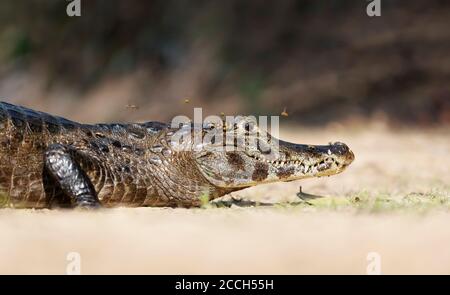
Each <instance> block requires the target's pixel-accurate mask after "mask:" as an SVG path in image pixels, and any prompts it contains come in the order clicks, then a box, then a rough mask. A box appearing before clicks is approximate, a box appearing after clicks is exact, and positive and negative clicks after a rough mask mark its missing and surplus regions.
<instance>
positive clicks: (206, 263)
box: [0, 125, 450, 274]
mask: <svg viewBox="0 0 450 295" xmlns="http://www.w3.org/2000/svg"><path fill="white" fill-rule="evenodd" d="M293 130H294V129H291V130H287V131H286V132H284V133H282V138H283V139H286V140H292V141H296V142H307V143H326V142H328V141H335V140H340V141H343V142H346V143H348V145H349V146H350V147H351V148H352V149H353V151H354V152H355V155H356V161H355V162H354V164H352V165H351V166H350V168H349V169H348V170H347V171H346V172H344V173H343V174H341V175H338V176H334V177H330V178H324V179H311V180H305V181H302V182H300V183H301V185H302V187H303V191H304V192H307V193H310V194H317V195H324V196H327V197H326V198H322V199H315V200H311V201H310V202H311V203H312V204H311V205H308V204H306V203H299V204H298V202H300V200H299V199H298V197H297V196H296V193H297V192H298V187H299V185H300V183H299V182H293V183H279V184H272V185H265V186H259V187H255V188H252V189H248V190H245V191H242V192H239V193H235V194H234V197H236V198H249V199H253V200H257V201H261V202H281V203H283V204H281V205H275V206H270V207H250V208H239V207H233V208H230V209H226V208H207V209H194V210H186V209H155V208H139V209H112V210H105V211H100V212H72V211H48V210H41V211H34V210H11V209H4V210H1V211H0V231H1V242H0V249H1V250H2V253H3V255H1V258H0V273H56V274H63V273H65V270H66V265H67V261H66V255H67V253H68V252H71V251H76V252H79V253H80V254H81V259H82V260H81V267H82V273H152V274H157V273H163V274H180V273H189V274H192V273H240V274H241V273H242V274H245V273H274V274H284V273H289V274H300V273H356V274H364V273H365V272H366V267H367V263H368V262H367V260H366V256H367V254H368V252H372V251H375V252H378V253H379V254H380V255H381V269H382V272H383V273H446V274H448V273H450V252H449V251H448V248H449V246H450V231H449V230H448V224H450V214H449V198H450V171H449V169H450V168H449V167H450V158H449V157H448V155H449V151H450V136H449V135H450V134H449V131H447V130H444V129H441V130H409V131H392V130H388V129H387V128H385V127H383V126H379V125H371V126H368V127H366V128H364V129H363V128H353V129H348V128H345V129H344V128H341V127H339V126H331V127H329V128H326V129H320V130H319V129H317V130H305V129H295V130H296V131H295V132H294V131H293ZM292 202H295V203H297V204H295V203H294V204H289V203H292Z"/></svg>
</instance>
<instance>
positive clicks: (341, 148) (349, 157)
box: [330, 142, 355, 165]
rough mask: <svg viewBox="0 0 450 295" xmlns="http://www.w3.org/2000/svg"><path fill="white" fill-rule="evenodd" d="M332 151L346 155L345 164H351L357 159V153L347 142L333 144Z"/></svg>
mask: <svg viewBox="0 0 450 295" xmlns="http://www.w3.org/2000/svg"><path fill="white" fill-rule="evenodd" d="M330 150H331V153H332V154H335V155H339V156H344V157H345V164H347V165H348V164H350V163H351V162H353V160H354V159H355V155H354V154H353V152H352V151H351V150H350V149H349V148H348V146H347V145H346V144H345V143H342V142H335V143H333V144H332V145H331V149H330Z"/></svg>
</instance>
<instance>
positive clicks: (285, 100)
mask: <svg viewBox="0 0 450 295" xmlns="http://www.w3.org/2000/svg"><path fill="white" fill-rule="evenodd" d="M69 3H70V2H68V1H64V0H45V1H43V0H26V1H25V0H14V1H13V0H3V1H1V3H0V97H1V99H2V100H6V101H9V102H12V103H17V104H22V105H26V106H29V107H33V108H36V109H39V110H43V111H47V112H51V113H55V114H59V115H64V116H68V117H69V118H71V119H75V120H82V121H86V122H99V121H117V120H125V121H134V120H170V119H171V118H172V117H173V116H174V115H179V114H187V115H189V116H191V117H192V108H193V107H202V108H203V110H204V114H218V113H222V112H223V113H225V114H227V115H228V114H238V113H239V114H241V113H242V114H270V115H279V114H281V113H282V112H283V111H284V113H283V114H284V115H288V116H285V117H284V120H286V122H292V123H301V124H305V125H322V124H328V123H330V122H339V123H344V124H345V123H348V122H351V123H352V122H365V121H366V120H382V121H385V122H389V123H392V124H398V125H407V126H411V124H414V125H420V126H434V125H442V124H449V123H450V83H449V79H450V54H449V52H450V2H449V1H445V0H429V1H399V0H387V1H386V0H382V1H381V6H382V7H381V13H382V15H381V16H380V17H369V16H367V14H366V6H367V4H368V3H369V2H368V1H364V0H346V1H337V0H328V1H314V0H284V1H256V0H246V1H238V0H227V1H187V0H176V1H175V0H169V1H144V0H142V1H140V0H127V1H125V0H123V1H119V0H95V1H92V0H89V1H86V0H81V16H79V17H77V16H75V17H69V16H68V15H67V14H66V6H67V5H68V4H69Z"/></svg>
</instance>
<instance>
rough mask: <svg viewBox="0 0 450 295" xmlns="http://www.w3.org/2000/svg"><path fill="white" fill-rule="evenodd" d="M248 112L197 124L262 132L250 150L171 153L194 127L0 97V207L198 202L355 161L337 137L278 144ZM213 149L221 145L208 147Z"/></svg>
mask: <svg viewBox="0 0 450 295" xmlns="http://www.w3.org/2000/svg"><path fill="white" fill-rule="evenodd" d="M248 118H249V117H241V120H236V121H235V122H234V123H233V124H222V125H220V124H208V126H206V127H205V126H203V125H202V128H201V131H200V132H202V133H201V134H204V133H205V132H211V130H213V131H217V132H218V131H227V132H229V131H231V132H234V133H233V134H236V136H237V137H238V138H237V139H242V137H245V136H247V137H249V136H253V135H252V134H263V133H264V132H265V135H266V136H265V137H261V138H258V139H257V143H258V144H257V145H256V147H253V148H246V147H244V148H242V149H233V148H235V147H236V143H237V142H238V140H237V139H236V137H235V138H234V139H233V140H227V139H226V140H223V141H221V142H215V140H211V141H209V142H208V141H206V142H202V144H201V145H202V147H201V148H198V147H196V148H190V149H186V148H184V149H180V146H182V145H183V146H184V147H186V146H190V147H192V145H194V144H195V142H194V141H193V140H191V141H190V140H187V141H186V140H185V141H183V142H179V141H176V140H174V135H176V134H177V132H178V133H179V132H180V131H182V133H183V134H187V133H189V131H195V132H197V131H198V126H195V124H189V125H187V124H185V125H182V126H178V127H173V126H171V125H169V124H164V123H160V122H144V123H128V124H121V123H117V124H114V123H111V124H92V125H90V124H81V123H76V122H74V121H70V120H67V119H64V118H62V117H58V116H52V115H49V114H47V113H43V112H39V111H34V110H31V109H28V108H25V107H22V106H16V105H12V104H9V103H6V102H0V197H1V200H2V201H3V202H2V203H3V204H2V206H3V207H13V208H60V207H68V208H76V207H78V208H98V207H117V206H129V207H138V206H159V207H164V206H168V207H198V206H201V204H202V202H204V197H205V196H206V197H207V198H208V200H212V199H215V198H218V197H221V196H223V195H225V194H228V193H230V192H234V191H237V190H240V189H243V188H247V187H251V186H254V185H258V184H263V183H270V182H276V181H292V180H297V179H303V178H308V177H321V176H329V175H333V174H337V173H340V172H342V171H343V170H344V169H345V168H346V167H347V166H348V165H349V164H350V163H351V162H352V161H353V159H354V155H353V153H352V152H351V151H350V149H349V148H348V147H347V145H345V144H344V143H340V142H336V143H330V144H328V145H305V144H294V143H289V142H285V141H281V140H278V139H276V138H275V137H271V135H270V134H269V133H268V132H266V131H262V130H261V129H260V128H259V127H258V126H257V125H255V124H249V122H250V120H249V119H248ZM250 129H251V130H250ZM250 131H252V132H250ZM254 131H257V132H256V133H255V132H254ZM239 137H241V138H239ZM188 138H190V137H188ZM227 138H228V137H227ZM275 143H276V146H275ZM213 146H214V147H217V146H222V147H225V149H213V148H208V147H213ZM262 147H263V148H262ZM267 147H268V148H269V152H267ZM271 148H273V149H274V150H276V151H277V152H276V153H272V152H270V150H271ZM274 155H275V156H274Z"/></svg>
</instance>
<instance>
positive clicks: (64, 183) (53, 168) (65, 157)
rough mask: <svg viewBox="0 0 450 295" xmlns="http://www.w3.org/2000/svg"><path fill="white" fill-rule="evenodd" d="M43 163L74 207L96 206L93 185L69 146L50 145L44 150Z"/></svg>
mask: <svg viewBox="0 0 450 295" xmlns="http://www.w3.org/2000/svg"><path fill="white" fill-rule="evenodd" d="M44 163H45V164H44V165H45V168H46V169H47V170H48V172H49V173H50V175H51V176H52V177H53V178H54V180H55V181H56V182H57V183H58V184H59V185H60V187H61V189H62V190H63V192H64V193H65V194H66V195H67V196H69V197H70V201H71V203H72V205H73V206H75V207H82V208H98V207H100V202H99V201H98V198H97V196H96V193H95V189H94V186H93V185H92V183H91V181H90V180H89V178H88V177H87V176H86V174H85V173H84V172H83V170H82V169H81V168H80V165H79V163H78V162H77V161H76V160H75V159H74V157H73V153H71V152H70V150H69V148H67V147H66V146H64V145H61V144H53V145H50V146H49V147H48V148H47V150H46V151H45V156H44Z"/></svg>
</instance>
